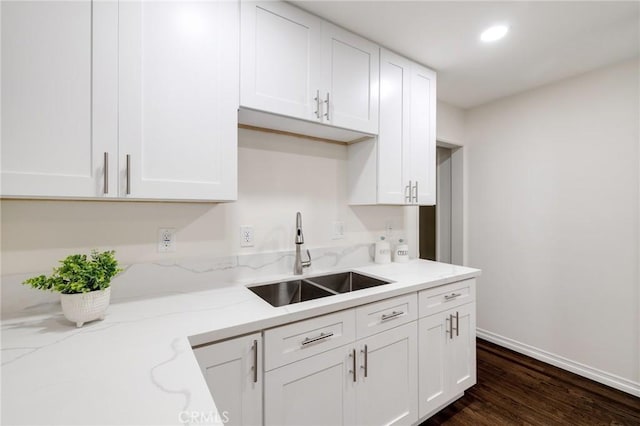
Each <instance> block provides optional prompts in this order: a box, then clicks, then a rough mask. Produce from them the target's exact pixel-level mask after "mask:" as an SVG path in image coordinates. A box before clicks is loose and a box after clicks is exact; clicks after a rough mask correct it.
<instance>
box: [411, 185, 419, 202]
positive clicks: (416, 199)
mask: <svg viewBox="0 0 640 426" xmlns="http://www.w3.org/2000/svg"><path fill="white" fill-rule="evenodd" d="M413 189H415V190H416V195H414V196H413V202H414V203H416V204H417V203H418V181H416V184H415V186H414V187H413ZM411 192H412V193H413V190H412V191H411Z"/></svg>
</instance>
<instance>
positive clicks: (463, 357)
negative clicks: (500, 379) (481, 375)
mask: <svg viewBox="0 0 640 426" xmlns="http://www.w3.org/2000/svg"><path fill="white" fill-rule="evenodd" d="M455 315H456V319H455V322H456V328H457V332H456V333H455V336H454V338H453V339H450V340H449V342H448V343H449V346H450V350H449V360H450V370H449V377H450V383H451V389H452V393H453V394H454V395H455V394H458V393H461V392H464V391H465V390H467V389H468V388H470V387H471V386H473V385H475V384H476V374H477V373H476V304H475V303H469V304H466V305H463V306H461V307H459V308H457V309H456V310H455Z"/></svg>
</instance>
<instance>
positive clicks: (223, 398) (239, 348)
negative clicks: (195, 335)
mask: <svg viewBox="0 0 640 426" xmlns="http://www.w3.org/2000/svg"><path fill="white" fill-rule="evenodd" d="M194 353H195V356H196V359H197V360H198V363H199V364H200V369H201V370H202V373H203V375H204V377H205V380H206V382H207V386H209V390H210V391H211V396H212V397H213V400H214V402H215V404H216V408H217V409H218V414H219V416H220V418H221V419H223V420H226V419H228V421H227V422H225V424H228V425H260V424H262V340H261V336H260V333H256V334H252V335H249V336H244V337H239V338H237V339H233V340H227V341H225V342H221V343H216V344H213V345H210V346H204V347H201V348H198V349H195V350H194Z"/></svg>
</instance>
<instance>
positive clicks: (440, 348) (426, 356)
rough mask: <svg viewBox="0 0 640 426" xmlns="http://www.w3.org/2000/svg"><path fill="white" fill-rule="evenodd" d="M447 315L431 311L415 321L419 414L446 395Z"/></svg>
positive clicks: (423, 413) (431, 409) (433, 405)
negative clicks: (418, 372) (416, 324)
mask: <svg viewBox="0 0 640 426" xmlns="http://www.w3.org/2000/svg"><path fill="white" fill-rule="evenodd" d="M447 315H448V313H446V314H445V313H440V314H434V315H431V316H428V317H425V318H421V319H420V320H419V321H418V341H419V342H420V343H419V345H420V346H419V349H418V353H419V354H420V361H419V367H418V368H419V371H420V375H419V378H420V384H419V387H420V389H419V395H420V418H422V417H424V416H426V415H427V414H429V413H432V412H433V411H434V410H435V409H436V408H438V407H440V406H441V405H442V404H444V403H445V402H447V401H448V400H449V398H450V391H449V388H450V387H449V386H448V382H447V381H448V376H447V362H448V354H447V349H448V346H447V339H448V338H449V335H448V334H447V332H448V330H449V329H448V323H447V321H446V320H445V317H447V318H448V316H447Z"/></svg>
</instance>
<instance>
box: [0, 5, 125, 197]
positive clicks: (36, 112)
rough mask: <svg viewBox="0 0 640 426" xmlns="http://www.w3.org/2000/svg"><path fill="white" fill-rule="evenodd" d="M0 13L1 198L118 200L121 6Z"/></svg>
mask: <svg viewBox="0 0 640 426" xmlns="http://www.w3.org/2000/svg"><path fill="white" fill-rule="evenodd" d="M0 8H1V15H2V24H1V28H2V48H1V49H2V189H1V195H2V196H8V197H20V196H24V197H98V196H101V197H102V196H115V194H116V178H117V176H116V170H117V169H116V166H117V158H116V156H117V145H116V143H117V116H116V114H117V104H116V102H115V101H116V96H117V75H116V71H117V69H116V68H115V66H113V67H109V65H108V64H113V65H115V64H116V59H117V58H116V54H117V52H116V50H115V46H116V43H117V32H116V31H117V23H118V21H117V19H118V17H117V4H114V3H107V2H96V3H95V4H92V2H90V1H73V2H70V1H59V2H57V1H52V2H29V1H3V2H1V3H0ZM92 70H94V72H93V74H92Z"/></svg>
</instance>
